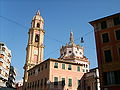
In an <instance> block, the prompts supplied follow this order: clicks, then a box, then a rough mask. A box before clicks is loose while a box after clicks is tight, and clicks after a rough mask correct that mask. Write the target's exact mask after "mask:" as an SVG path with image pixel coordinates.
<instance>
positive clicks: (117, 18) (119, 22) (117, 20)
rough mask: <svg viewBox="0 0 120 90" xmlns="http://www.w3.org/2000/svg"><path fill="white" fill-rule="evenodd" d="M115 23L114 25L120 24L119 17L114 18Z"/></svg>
mask: <svg viewBox="0 0 120 90" xmlns="http://www.w3.org/2000/svg"><path fill="white" fill-rule="evenodd" d="M113 21H114V25H119V24H120V18H119V17H115V18H113Z"/></svg>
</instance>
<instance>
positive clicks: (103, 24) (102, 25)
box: [101, 21, 107, 29]
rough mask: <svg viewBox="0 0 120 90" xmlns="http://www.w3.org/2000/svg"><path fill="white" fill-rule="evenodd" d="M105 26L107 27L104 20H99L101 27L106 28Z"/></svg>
mask: <svg viewBox="0 0 120 90" xmlns="http://www.w3.org/2000/svg"><path fill="white" fill-rule="evenodd" d="M106 28H107V23H106V21H103V22H101V29H106Z"/></svg>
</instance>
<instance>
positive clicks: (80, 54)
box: [23, 12, 89, 90]
mask: <svg viewBox="0 0 120 90" xmlns="http://www.w3.org/2000/svg"><path fill="white" fill-rule="evenodd" d="M36 18H37V19H36ZM36 25H37V26H36ZM41 25H42V26H41ZM43 25H44V20H43V18H42V17H41V16H40V13H39V12H37V14H36V16H34V18H33V20H32V26H31V27H32V28H31V29H30V31H29V40H28V46H27V58H26V64H25V67H24V68H25V73H24V74H25V75H24V86H23V87H24V88H23V90H77V88H78V86H79V83H80V79H81V78H82V76H83V75H84V73H86V72H89V61H88V59H87V58H86V57H85V56H84V48H83V47H81V46H80V45H76V44H75V43H74V37H73V32H70V41H69V43H68V44H66V45H65V46H62V47H61V49H60V57H59V58H58V59H53V58H49V59H47V60H43V54H44V53H43V49H44V46H43V38H44V32H45V31H44V30H43ZM36 32H39V33H38V34H36ZM37 35H38V36H37ZM35 55H36V56H35ZM34 62H35V63H34Z"/></svg>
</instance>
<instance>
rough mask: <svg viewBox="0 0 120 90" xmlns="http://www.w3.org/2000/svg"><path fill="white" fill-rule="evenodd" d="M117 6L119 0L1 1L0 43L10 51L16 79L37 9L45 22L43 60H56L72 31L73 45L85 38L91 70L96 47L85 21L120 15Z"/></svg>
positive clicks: (21, 66)
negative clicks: (15, 70)
mask: <svg viewBox="0 0 120 90" xmlns="http://www.w3.org/2000/svg"><path fill="white" fill-rule="evenodd" d="M119 4H120V0H0V41H2V42H4V43H5V44H6V45H7V46H8V48H9V49H11V51H12V62H11V64H12V65H13V66H14V67H15V68H16V69H17V73H18V74H17V75H18V76H17V77H16V79H17V80H20V79H22V77H23V66H24V63H25V60H26V46H27V41H28V31H29V28H30V26H31V20H32V17H33V16H34V15H35V13H36V11H37V10H40V12H41V16H42V17H43V18H44V20H45V26H44V29H45V31H46V33H45V40H44V44H45V51H44V59H47V58H49V57H51V58H58V57H59V49H60V47H61V46H62V45H65V44H66V43H67V42H69V33H70V29H72V31H73V32H74V38H75V43H76V44H80V40H79V38H80V37H83V38H84V42H85V43H84V44H82V45H83V46H84V47H85V51H84V53H85V56H86V57H87V58H88V59H89V61H90V68H94V67H96V66H97V56H96V49H95V48H96V46H95V39H94V32H93V27H92V26H91V25H90V24H89V23H88V22H90V21H93V20H96V19H99V18H102V17H105V16H109V15H112V14H115V13H118V12H120V5H119ZM87 33H88V34H87Z"/></svg>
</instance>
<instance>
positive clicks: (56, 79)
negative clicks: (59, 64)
mask: <svg viewBox="0 0 120 90" xmlns="http://www.w3.org/2000/svg"><path fill="white" fill-rule="evenodd" d="M54 85H58V77H54Z"/></svg>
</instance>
